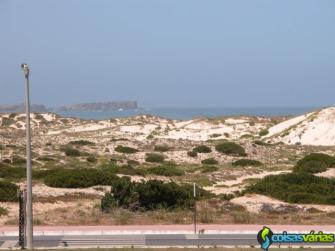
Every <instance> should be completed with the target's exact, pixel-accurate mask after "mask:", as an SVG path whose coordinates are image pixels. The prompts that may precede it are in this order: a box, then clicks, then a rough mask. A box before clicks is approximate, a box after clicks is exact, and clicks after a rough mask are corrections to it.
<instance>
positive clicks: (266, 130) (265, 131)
mask: <svg viewBox="0 0 335 251" xmlns="http://www.w3.org/2000/svg"><path fill="white" fill-rule="evenodd" d="M268 134H269V130H268V129H263V130H261V131H260V132H259V136H261V137H262V136H265V135H268Z"/></svg>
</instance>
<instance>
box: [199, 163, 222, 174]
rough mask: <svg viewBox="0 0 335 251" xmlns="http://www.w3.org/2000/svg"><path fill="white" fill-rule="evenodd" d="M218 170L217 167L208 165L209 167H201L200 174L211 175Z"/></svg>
mask: <svg viewBox="0 0 335 251" xmlns="http://www.w3.org/2000/svg"><path fill="white" fill-rule="evenodd" d="M218 170H219V168H218V167H217V166H213V165H209V166H203V167H202V169H201V172H202V173H211V172H216V171H218Z"/></svg>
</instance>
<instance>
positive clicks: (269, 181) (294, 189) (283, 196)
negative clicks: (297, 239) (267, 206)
mask: <svg viewBox="0 0 335 251" xmlns="http://www.w3.org/2000/svg"><path fill="white" fill-rule="evenodd" d="M334 189H335V180H331V179H327V178H323V177H318V176H315V175H313V174H310V173H303V172H299V173H288V174H280V175H270V176H267V177H265V178H263V179H262V180H260V181H258V182H257V183H256V184H254V185H251V186H249V187H248V188H247V189H246V191H245V192H248V193H258V194H263V195H266V196H271V197H273V198H276V199H279V200H283V201H286V202H289V203H306V204H311V203H312V204H329V205H335V194H334Z"/></svg>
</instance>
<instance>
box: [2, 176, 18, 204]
mask: <svg viewBox="0 0 335 251" xmlns="http://www.w3.org/2000/svg"><path fill="white" fill-rule="evenodd" d="M18 189H19V187H18V186H17V185H15V184H13V183H10V182H7V181H0V201H1V202H15V201H17V200H18V198H17V190H18Z"/></svg>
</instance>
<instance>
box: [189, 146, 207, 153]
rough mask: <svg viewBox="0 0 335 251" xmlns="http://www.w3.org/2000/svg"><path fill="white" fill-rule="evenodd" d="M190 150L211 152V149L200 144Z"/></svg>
mask: <svg viewBox="0 0 335 251" xmlns="http://www.w3.org/2000/svg"><path fill="white" fill-rule="evenodd" d="M192 151H193V152H196V153H210V152H212V149H211V148H210V147H208V146H205V145H200V146H196V147H194V148H193V150H192Z"/></svg>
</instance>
